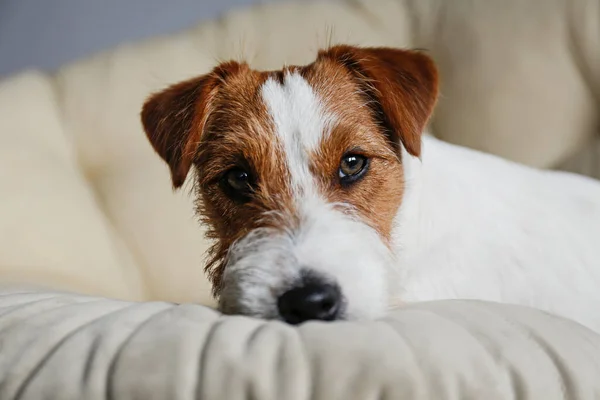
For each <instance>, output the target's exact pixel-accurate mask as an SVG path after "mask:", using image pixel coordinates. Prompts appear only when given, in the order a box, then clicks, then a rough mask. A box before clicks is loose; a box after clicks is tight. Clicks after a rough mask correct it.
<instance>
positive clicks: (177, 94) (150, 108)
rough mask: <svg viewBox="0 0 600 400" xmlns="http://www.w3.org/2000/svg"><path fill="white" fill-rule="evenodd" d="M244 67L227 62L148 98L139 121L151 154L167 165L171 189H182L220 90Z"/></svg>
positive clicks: (233, 62)
mask: <svg viewBox="0 0 600 400" xmlns="http://www.w3.org/2000/svg"><path fill="white" fill-rule="evenodd" d="M244 65H245V64H239V63H237V62H235V61H229V62H225V63H222V64H220V65H219V66H217V67H216V68H215V69H213V70H212V71H211V72H210V73H209V74H206V75H202V76H199V77H196V78H192V79H189V80H187V81H184V82H181V83H178V84H175V85H172V86H170V87H168V88H166V89H164V90H162V91H160V92H158V93H155V94H153V95H151V96H150V97H149V98H148V99H147V100H146V102H145V103H144V106H143V107H142V112H141V119H142V125H143V127H144V131H145V132H146V136H147V137H148V140H150V143H151V144H152V147H153V148H154V150H155V151H156V152H157V153H158V154H159V155H160V157H161V158H162V159H163V160H164V161H165V162H166V163H167V164H168V165H169V168H170V170H171V180H172V182H173V188H174V189H177V188H179V187H181V186H182V185H183V183H184V182H185V179H186V177H187V175H188V173H189V170H190V168H191V165H192V162H193V159H194V155H195V153H196V150H197V147H198V144H199V142H200V138H201V136H202V133H203V131H204V128H205V125H206V121H207V119H208V116H209V115H210V113H211V111H212V110H211V108H212V107H211V106H212V103H213V100H214V98H215V96H216V94H217V92H218V89H219V86H220V85H221V84H222V83H223V82H224V81H225V79H227V77H228V76H230V75H231V74H233V73H236V72H238V71H239V70H240V69H241V68H242V67H243V66H244Z"/></svg>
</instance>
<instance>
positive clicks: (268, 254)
mask: <svg viewBox="0 0 600 400" xmlns="http://www.w3.org/2000/svg"><path fill="white" fill-rule="evenodd" d="M262 97H263V100H264V102H265V104H266V105H267V109H268V111H269V114H270V116H271V118H272V120H273V122H274V125H275V131H276V133H277V136H278V139H279V141H280V142H281V143H282V145H283V150H284V154H285V155H286V160H285V162H286V163H287V167H288V170H289V171H290V175H291V182H290V185H291V186H292V188H293V193H294V201H295V209H296V210H297V212H298V214H299V215H296V217H297V218H298V219H299V220H300V224H299V227H298V228H297V229H295V230H294V231H291V232H286V233H278V232H276V231H273V230H271V231H269V230H265V229H258V230H256V231H254V232H251V233H250V234H248V235H247V236H246V237H245V238H244V239H242V240H241V241H239V242H238V243H236V244H234V245H233V246H232V248H231V250H230V256H229V259H228V264H227V266H226V268H225V271H224V275H223V289H222V292H221V295H220V308H221V310H222V311H224V312H231V313H242V314H246V315H254V316H260V317H264V318H278V316H279V314H278V312H277V297H278V296H279V295H281V294H282V293H283V292H284V291H285V290H287V289H291V288H293V287H294V285H297V284H298V282H299V280H300V278H301V271H302V270H310V271H311V272H313V273H316V274H318V275H319V276H321V277H322V278H323V279H325V280H331V281H333V282H334V283H335V284H337V285H339V287H340V288H341V290H342V293H343V296H344V299H345V301H344V303H345V306H344V310H343V314H344V317H345V318H350V319H357V318H372V317H376V316H379V315H381V314H382V313H383V311H384V310H385V308H386V306H387V298H388V289H387V286H386V281H387V279H386V278H387V272H389V271H392V270H393V263H392V261H391V260H392V255H391V253H390V251H389V250H388V248H387V247H386V246H385V245H384V244H383V243H382V242H381V240H380V238H379V236H378V234H377V232H375V231H374V230H373V229H372V228H371V227H369V226H368V225H366V224H364V223H363V222H361V221H360V220H359V219H358V218H356V217H355V216H354V213H353V210H351V209H350V208H349V207H348V206H346V205H339V204H328V203H327V202H326V200H325V199H324V196H323V194H322V193H319V192H318V189H317V185H316V179H315V177H314V176H313V175H312V174H311V172H310V169H309V161H310V160H309V157H311V156H314V154H315V152H316V151H317V150H318V148H319V145H320V143H321V141H322V140H323V138H324V137H326V135H328V134H329V132H330V129H331V126H332V124H333V123H334V122H335V118H334V117H333V116H332V115H331V114H328V113H327V112H326V111H325V109H324V108H323V106H322V104H321V101H320V100H319V99H318V97H317V95H316V94H315V93H314V91H313V90H312V88H311V87H310V85H309V84H308V83H307V82H306V81H305V80H304V79H303V78H302V77H301V76H300V75H298V74H295V73H292V74H286V75H285V77H284V83H283V85H281V84H279V83H278V82H276V81H275V80H273V79H269V80H267V82H266V83H265V84H264V86H263V88H262Z"/></svg>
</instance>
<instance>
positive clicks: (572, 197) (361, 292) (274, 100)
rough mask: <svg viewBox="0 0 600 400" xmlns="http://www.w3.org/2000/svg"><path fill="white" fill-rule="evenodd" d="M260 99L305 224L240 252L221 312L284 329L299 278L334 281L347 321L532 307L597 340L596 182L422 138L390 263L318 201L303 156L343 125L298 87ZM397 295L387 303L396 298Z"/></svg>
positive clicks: (354, 226) (263, 235)
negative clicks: (457, 304)
mask: <svg viewBox="0 0 600 400" xmlns="http://www.w3.org/2000/svg"><path fill="white" fill-rule="evenodd" d="M262 95H263V99H264V101H265V104H266V105H267V108H268V110H269V113H270V115H271V118H272V119H273V122H274V124H275V126H276V130H277V134H278V138H279V139H280V141H281V143H283V147H284V151H285V154H286V158H287V159H286V162H287V165H288V168H289V170H290V172H291V175H292V181H293V182H291V184H292V185H293V187H294V193H295V196H296V202H297V206H298V209H299V212H300V214H301V215H300V217H301V221H302V222H301V225H300V228H299V229H298V230H296V231H294V232H288V233H286V234H281V233H276V232H275V231H265V230H260V231H256V232H252V233H250V234H249V235H248V236H247V237H246V238H244V239H243V240H242V241H240V242H239V243H237V244H236V245H234V246H233V248H232V250H231V257H230V260H229V264H228V265H227V267H226V269H225V274H224V289H223V294H222V296H221V308H222V309H224V310H225V311H232V312H241V313H244V314H250V315H255V316H261V317H266V318H277V317H278V314H277V309H276V297H277V296H278V295H279V294H281V293H282V291H284V290H286V289H288V288H290V287H291V286H292V285H293V284H294V281H295V280H297V279H298V275H299V271H300V269H301V268H310V269H313V270H315V271H319V272H320V273H322V274H323V275H324V276H327V277H328V278H330V279H332V280H335V281H336V282H337V283H338V284H339V286H340V287H341V289H342V292H343V294H344V297H345V300H346V303H347V304H346V305H347V310H346V317H348V318H371V317H376V316H378V315H381V313H382V312H383V311H384V310H385V309H386V307H387V305H388V304H390V303H392V304H393V303H397V302H398V301H400V302H402V301H404V302H413V301H425V300H435V299H453V298H470V299H481V300H491V301H499V302H506V303H515V304H522V305H528V306H532V307H537V308H540V309H542V310H546V311H549V312H552V313H556V314H559V315H563V316H566V317H569V318H573V319H575V320H577V321H579V322H581V323H583V324H585V325H587V326H589V327H591V328H593V329H596V330H600V311H599V310H600V183H599V182H597V181H594V180H592V179H587V178H584V177H581V176H576V175H571V174H566V173H560V172H550V171H540V170H535V169H531V168H527V167H525V166H521V165H517V164H515V163H511V162H508V161H506V160H503V159H500V158H497V157H494V156H491V155H487V154H484V153H481V152H477V151H473V150H469V149H466V148H461V147H457V146H453V145H450V144H447V143H444V142H441V141H438V140H436V139H434V138H431V137H427V136H426V137H424V139H423V142H424V143H423V154H422V158H421V160H419V159H415V158H413V157H411V156H409V155H408V154H407V153H406V152H404V154H403V163H404V169H405V175H406V177H405V178H406V189H405V194H404V198H403V201H402V205H401V207H400V209H399V210H398V213H397V215H396V218H395V221H394V231H393V238H392V239H393V246H392V247H393V252H394V253H395V254H390V253H389V252H388V251H387V248H386V247H385V246H384V245H383V243H382V242H381V240H380V239H379V237H378V236H377V234H376V233H375V232H374V231H373V230H372V229H371V228H369V227H368V226H367V225H366V224H364V223H362V222H360V221H359V220H358V219H357V218H355V217H353V216H352V213H351V212H348V210H346V209H345V208H344V207H339V206H337V205H332V204H327V203H326V202H325V200H324V197H323V196H322V195H321V194H320V193H318V192H317V186H316V185H315V180H314V179H315V178H314V177H313V176H311V173H310V170H309V168H308V159H307V158H308V155H309V154H310V152H311V151H314V150H315V149H317V148H318V145H319V143H320V141H321V140H322V138H323V136H324V135H327V134H329V132H330V129H331V127H332V124H333V123H334V122H335V118H334V117H333V116H331V115H329V114H327V112H326V111H325V110H324V109H323V106H322V104H321V102H320V101H319V99H318V97H317V96H316V94H315V93H314V92H313V90H312V89H311V87H310V86H309V85H308V83H307V82H305V81H304V80H303V79H302V78H301V77H300V76H299V75H296V74H289V75H287V76H286V77H285V80H284V84H283V85H280V84H279V83H277V82H275V81H274V80H268V81H267V82H266V83H265V85H264V87H263V91H262ZM390 289H391V293H390V292H389V291H390Z"/></svg>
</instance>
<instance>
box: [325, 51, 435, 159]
mask: <svg viewBox="0 0 600 400" xmlns="http://www.w3.org/2000/svg"><path fill="white" fill-rule="evenodd" d="M319 58H320V59H323V58H328V59H332V60H334V61H336V62H338V63H340V64H342V65H344V66H345V67H346V68H347V69H348V70H349V71H350V72H352V74H353V75H354V77H355V78H356V79H357V80H358V82H359V84H360V85H361V89H362V92H363V93H364V94H365V95H366V96H367V97H368V99H367V102H368V104H369V105H370V106H371V108H372V109H373V112H374V115H375V117H376V118H377V119H378V122H379V123H380V124H381V126H382V127H383V129H384V131H385V132H386V134H387V135H389V136H390V139H391V140H392V142H393V143H394V144H395V145H397V146H400V143H402V145H404V147H405V148H406V150H407V151H408V152H409V153H410V154H412V155H413V156H417V157H418V156H420V154H421V134H422V132H423V129H425V126H426V125H427V122H428V121H429V118H430V116H431V114H432V112H433V108H434V106H435V103H436V101H437V96H438V73H437V68H436V67H435V64H434V62H433V60H432V59H431V58H429V57H428V56H426V55H424V54H422V53H420V52H417V51H409V50H401V49H394V48H387V47H365V48H361V47H354V46H346V45H339V46H334V47H331V48H329V49H327V50H322V51H321V52H320V53H319ZM398 149H399V148H398Z"/></svg>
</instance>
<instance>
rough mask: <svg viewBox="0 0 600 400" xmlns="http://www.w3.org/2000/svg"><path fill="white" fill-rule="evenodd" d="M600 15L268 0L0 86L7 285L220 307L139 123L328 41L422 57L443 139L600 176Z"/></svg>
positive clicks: (186, 220)
mask: <svg viewBox="0 0 600 400" xmlns="http://www.w3.org/2000/svg"><path fill="white" fill-rule="evenodd" d="M598 15H600V0H571V1H569V2H563V1H560V0H548V1H543V2H531V1H529V0H504V1H487V2H473V1H467V0H456V1H452V2H448V1H443V0H419V1H414V0H355V1H350V0H348V1H347V2H323V1H322V2H316V3H306V2H303V3H298V4H277V5H275V4H274V5H268V6H259V7H255V8H252V9H249V10H242V11H235V12H232V13H230V14H228V15H227V16H224V17H223V18H221V19H220V20H217V21H212V22H208V23H204V24H201V25H199V26H197V27H195V28H193V29H190V30H188V31H186V32H182V33H180V34H176V35H171V36H167V37H163V38H157V39H153V40H150V41H146V42H143V43H137V44H130V45H123V46H121V47H120V48H117V49H114V50H112V51H109V52H106V53H103V54H99V55H96V56H94V57H92V58H90V59H87V60H83V61H81V62H78V63H75V64H72V65H69V66H66V67H64V68H62V69H60V70H59V71H58V72H57V73H56V74H52V75H44V74H41V73H37V72H31V73H24V74H21V75H18V76H15V77H12V78H9V79H7V80H5V81H4V82H2V83H1V84H0V85H1V86H0V145H1V146H0V188H1V190H2V198H1V200H2V202H1V203H0V238H2V239H3V240H2V241H0V279H2V280H4V281H24V282H31V283H36V284H47V285H50V286H56V287H60V288H64V289H70V290H77V291H80V292H84V293H92V294H102V295H107V296H114V297H119V298H124V299H130V300H148V299H159V300H168V301H179V302H187V301H193V302H199V303H202V304H213V303H212V299H211V296H210V288H209V285H208V283H207V281H206V279H205V277H204V274H203V271H202V258H203V254H204V253H205V250H206V248H207V247H208V245H209V243H207V242H206V240H205V239H204V238H203V235H202V228H201V227H199V225H198V223H197V219H196V217H195V216H194V214H193V196H191V195H190V193H189V192H190V189H191V187H190V185H189V183H190V182H188V185H187V187H186V189H185V190H183V191H181V192H178V193H172V192H171V188H170V183H169V176H168V170H167V167H166V166H165V165H164V164H163V162H162V161H161V160H160V159H159V158H158V156H156V155H155V154H154V153H153V151H152V149H151V147H150V145H149V144H148V142H147V140H146V138H145V135H144V134H143V132H142V129H141V126H140V122H139V115H138V114H139V109H140V106H141V104H142V102H143V100H144V98H145V97H146V96H147V95H148V94H149V93H150V92H152V91H155V90H158V89H160V88H162V87H164V86H165V85H166V84H168V83H172V82H175V81H178V80H181V79H184V78H187V77H190V76H193V75H197V74H201V73H204V72H207V71H208V70H209V69H210V68H211V67H212V66H213V65H214V64H215V63H216V62H217V61H218V60H224V59H227V58H230V57H234V58H241V57H243V58H246V59H248V60H249V61H250V62H251V63H252V64H253V65H254V66H256V67H258V68H277V67H279V66H281V64H282V63H290V64H293V63H305V62H308V61H310V60H311V59H312V58H313V57H314V54H315V52H316V50H317V49H318V48H319V47H322V46H325V45H327V44H328V43H336V42H350V43H355V44H364V45H392V46H408V47H421V48H426V49H428V51H429V52H430V54H431V55H432V56H433V57H434V58H435V59H436V60H437V61H438V63H439V66H440V69H441V73H442V81H443V85H442V97H441V99H440V103H439V107H438V109H437V112H436V115H435V118H434V120H433V128H434V132H435V133H436V134H437V135H438V136H440V137H442V138H444V139H446V140H450V141H453V142H457V143H461V144H464V145H468V146H472V147H476V148H480V149H483V150H487V151H490V152H495V153H498V154H501V155H503V156H506V157H509V158H513V159H516V160H518V161H522V162H525V163H528V164H531V165H535V166H540V167H558V166H564V167H565V168H569V169H572V170H581V171H585V172H587V173H589V174H594V173H596V171H597V170H596V168H598V169H600V161H599V160H600V155H598V154H600V152H596V151H591V150H589V149H591V148H592V147H591V145H589V143H591V142H592V141H593V140H597V139H595V137H597V136H596V134H597V128H598V125H599V113H598V110H599V109H600V107H599V102H598V101H599V99H600V18H597V16H598ZM585 151H587V153H589V154H586V155H581V156H579V155H578V154H579V153H580V152H585ZM567 164H568V165H567Z"/></svg>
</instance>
